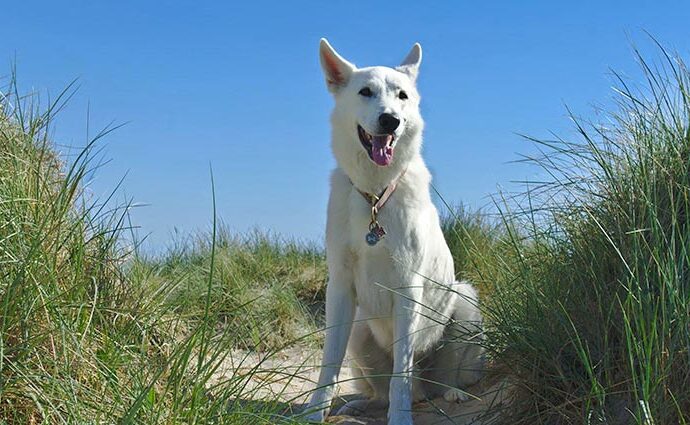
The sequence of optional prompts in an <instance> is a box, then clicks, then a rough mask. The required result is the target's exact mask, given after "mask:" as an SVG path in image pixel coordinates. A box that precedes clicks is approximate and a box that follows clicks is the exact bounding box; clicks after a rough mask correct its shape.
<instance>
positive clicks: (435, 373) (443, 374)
mask: <svg viewBox="0 0 690 425" xmlns="http://www.w3.org/2000/svg"><path fill="white" fill-rule="evenodd" d="M460 285H461V290H460V291H459V292H460V293H461V294H462V292H463V291H462V289H467V288H468V287H469V285H468V286H467V287H465V288H462V285H466V284H460ZM469 288H470V289H471V287H469ZM468 292H469V290H468ZM466 295H467V297H466V298H467V299H459V300H458V303H457V307H456V309H455V310H456V311H455V312H454V313H453V316H452V321H451V323H449V324H448V325H447V326H446V329H445V330H444V332H443V337H442V338H441V341H439V343H438V346H437V347H436V349H435V351H434V352H433V353H431V354H430V355H429V360H428V362H427V367H426V370H425V371H424V374H423V376H424V377H425V378H426V380H427V381H426V382H427V383H426V384H425V386H426V388H427V391H428V392H429V395H430V396H439V395H443V397H444V398H445V399H446V400H447V401H463V400H466V399H467V398H469V396H468V394H467V393H466V392H465V391H463V390H466V389H467V388H468V387H469V386H470V385H472V384H474V383H475V382H477V381H478V380H479V379H480V378H481V376H482V374H483V372H484V348H483V347H482V342H483V339H484V335H483V331H482V323H481V315H480V313H479V312H478V310H477V309H476V305H473V304H476V301H475V299H476V298H475V299H472V298H471V297H472V296H475V295H474V290H472V291H471V292H469V293H468V294H466Z"/></svg>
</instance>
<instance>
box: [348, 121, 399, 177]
mask: <svg viewBox="0 0 690 425" xmlns="http://www.w3.org/2000/svg"><path fill="white" fill-rule="evenodd" d="M357 134H358V135H359V141H360V143H362V146H363V147H364V149H365V150H366V151H367V153H368V154H369V158H371V160H372V161H374V162H375V163H376V165H380V166H382V167H385V166H387V165H390V163H391V162H392V161H393V141H394V140H395V136H394V135H392V134H380V135H376V136H372V135H371V134H369V133H367V132H366V130H364V129H363V128H362V126H361V125H357Z"/></svg>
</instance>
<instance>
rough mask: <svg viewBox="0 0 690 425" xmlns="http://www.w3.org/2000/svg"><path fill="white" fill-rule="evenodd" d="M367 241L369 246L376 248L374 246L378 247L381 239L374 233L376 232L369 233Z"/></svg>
mask: <svg viewBox="0 0 690 425" xmlns="http://www.w3.org/2000/svg"><path fill="white" fill-rule="evenodd" d="M366 240H367V244H368V245H369V246H374V245H376V244H377V243H379V240H380V238H379V235H377V234H376V233H374V232H369V233H367V235H366Z"/></svg>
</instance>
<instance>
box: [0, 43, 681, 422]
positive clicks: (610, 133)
mask: <svg viewBox="0 0 690 425" xmlns="http://www.w3.org/2000/svg"><path fill="white" fill-rule="evenodd" d="M639 59H640V64H641V66H642V69H643V71H645V75H646V76H647V81H646V85H645V86H643V87H641V88H639V89H633V88H632V85H631V84H630V83H628V82H627V81H625V80H624V79H622V78H621V79H620V80H619V91H618V94H617V100H618V108H617V109H616V110H615V111H613V112H612V113H611V114H610V116H608V117H607V118H608V119H607V121H606V125H605V126H602V125H598V124H588V123H585V122H583V121H582V120H579V119H577V118H576V117H573V119H574V122H575V125H576V127H575V128H576V130H577V131H578V133H579V138H577V139H576V140H550V141H543V140H535V142H536V143H537V144H538V146H539V147H540V148H541V150H542V153H543V156H539V157H533V158H527V161H529V162H531V163H533V164H537V165H538V166H540V167H542V168H543V170H544V173H545V174H547V175H549V176H551V181H547V182H543V181H542V182H535V183H531V184H529V185H528V186H527V189H526V191H525V193H523V194H521V195H520V196H517V197H515V198H511V199H509V200H505V199H502V200H501V201H500V202H498V203H497V204H498V207H499V209H500V210H501V214H499V215H497V217H496V218H494V219H492V218H487V217H486V216H485V215H483V214H480V213H476V212H470V211H468V210H466V209H464V208H451V207H449V208H448V209H447V212H446V214H445V217H444V219H443V230H444V233H445V235H446V239H447V241H448V244H449V246H450V247H451V250H452V253H453V257H454V260H455V263H456V270H457V276H458V278H459V279H468V280H471V281H473V282H475V283H476V284H477V285H478V287H479V289H480V293H481V295H482V300H483V301H482V308H483V309H484V314H485V318H486V324H487V336H488V338H487V340H486V347H487V349H488V350H489V353H490V357H491V365H492V370H493V373H496V374H507V375H509V376H510V378H511V382H513V383H514V387H515V393H514V395H515V399H514V402H513V404H512V405H511V406H510V407H509V408H507V409H505V410H504V411H503V412H501V413H502V416H501V421H500V423H510V424H565V423H568V424H571V423H572V424H597V423H600V424H630V423H635V424H644V425H650V424H655V425H665V424H687V423H689V422H690V413H689V412H690V391H688V388H690V214H689V213H688V207H689V206H690V92H689V88H688V87H689V85H690V73H689V72H688V70H687V68H686V67H685V65H684V64H683V63H682V62H681V61H680V60H679V59H677V58H674V57H670V56H669V55H666V53H665V52H663V54H662V56H661V61H660V62H659V63H658V64H654V65H651V64H650V63H649V62H645V61H644V60H643V59H642V58H641V57H640V58H639ZM1 92H2V93H4V96H3V97H2V98H1V99H0V303H1V305H2V313H0V325H1V326H2V329H1V332H0V424H1V423H7V424H25V423H79V424H83V423H116V422H117V423H141V424H176V423H203V424H206V423H214V424H215V423H218V424H254V423H257V424H273V423H289V422H290V419H288V418H287V417H285V416H282V415H281V414H280V412H282V411H283V410H284V408H285V405H284V404H282V403H279V402H278V401H277V400H262V402H259V403H247V401H248V400H253V399H256V398H257V394H256V391H258V390H259V389H257V388H255V387H252V386H248V385H247V382H248V381H249V380H250V379H251V378H252V375H253V374H255V373H257V372H259V371H262V372H268V373H269V374H274V375H276V376H277V375H280V374H283V375H285V374H287V376H290V374H291V373H292V372H290V371H287V370H275V369H274V370H271V369H270V368H267V367H264V366H263V365H262V364H259V365H257V366H256V367H255V368H253V369H250V370H248V371H246V372H242V373H235V374H225V375H223V374H219V373H218V371H219V370H220V369H222V368H223V367H224V365H225V364H226V362H227V359H228V357H229V356H234V358H235V360H238V359H240V360H241V357H242V356H244V355H245V354H244V353H246V352H247V351H246V350H253V351H258V352H260V353H262V354H261V356H262V358H264V359H270V358H271V356H273V355H274V353H276V352H277V351H279V350H281V349H283V348H285V347H288V346H291V345H293V344H298V345H299V346H304V347H307V348H317V347H318V343H319V335H318V333H316V330H317V329H318V328H319V327H321V326H322V325H323V323H322V317H323V298H324V293H323V291H324V283H325V280H326V267H325V261H324V255H325V254H324V252H323V249H322V248H321V247H320V246H318V245H313V244H308V243H302V242H299V241H295V240H292V239H289V238H281V237H280V236H278V235H273V234H270V233H266V232H261V231H256V232H253V233H250V234H247V235H244V236H237V235H232V234H230V233H229V232H228V231H227V230H226V228H225V227H224V226H223V225H222V224H217V223H216V218H215V211H214V209H215V207H214V206H212V205H210V206H209V216H211V217H213V219H214V225H213V227H212V229H210V230H209V231H208V232H200V233H197V234H193V235H189V236H187V237H184V238H180V239H177V240H174V241H173V243H172V247H171V248H170V249H168V250H167V251H165V252H163V253H162V254H158V255H144V254H141V253H138V252H136V251H132V250H131V249H130V250H128V249H127V246H129V245H130V243H129V242H130V239H131V238H130V237H129V235H128V228H127V226H128V223H129V218H128V216H127V210H128V207H129V206H128V205H121V206H118V205H113V202H112V200H111V199H107V200H104V201H100V200H94V199H92V198H90V196H89V194H88V189H87V188H86V187H85V184H86V181H87V180H88V178H89V177H90V176H91V175H92V173H93V172H94V171H95V169H96V168H97V166H98V162H97V161H96V159H97V154H98V151H97V148H96V146H97V145H98V141H99V139H100V138H101V137H103V136H105V135H106V134H107V133H108V131H109V130H106V131H104V132H102V133H101V134H99V135H97V136H96V137H95V138H94V139H93V140H90V141H89V142H88V144H87V146H86V147H84V148H83V149H77V150H75V151H74V152H73V154H71V155H67V156H65V157H60V156H58V155H56V154H55V148H54V146H53V145H52V143H51V141H50V137H49V136H50V128H51V123H52V121H53V119H54V115H55V113H56V112H57V111H59V109H60V108H61V106H62V105H63V104H64V102H65V101H67V100H68V99H69V97H70V94H71V93H72V89H71V88H68V90H66V91H65V93H63V94H62V95H61V96H60V97H58V99H57V100H56V101H54V102H53V103H51V104H49V105H47V106H45V107H44V108H41V107H40V104H38V102H37V98H36V97H33V96H29V97H22V96H20V95H19V94H18V91H17V89H16V85H15V84H14V82H13V81H11V82H10V84H9V86H8V87H7V88H6V89H5V90H2V91H1ZM113 198H114V197H113ZM264 369H265V370H264Z"/></svg>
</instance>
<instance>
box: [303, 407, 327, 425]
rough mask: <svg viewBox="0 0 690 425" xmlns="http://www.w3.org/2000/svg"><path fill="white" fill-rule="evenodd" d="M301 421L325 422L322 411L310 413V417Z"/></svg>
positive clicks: (306, 416) (307, 416) (305, 417)
mask: <svg viewBox="0 0 690 425" xmlns="http://www.w3.org/2000/svg"><path fill="white" fill-rule="evenodd" d="M300 419H303V420H305V421H307V422H317V423H320V422H323V419H324V414H323V411H322V410H319V411H316V412H312V413H309V414H308V415H305V416H302V417H301V418H300Z"/></svg>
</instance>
